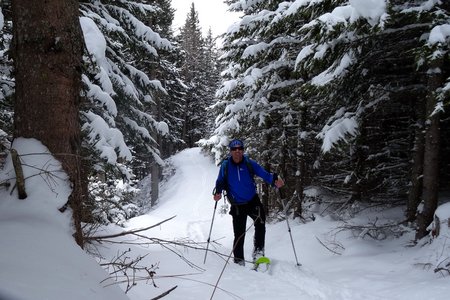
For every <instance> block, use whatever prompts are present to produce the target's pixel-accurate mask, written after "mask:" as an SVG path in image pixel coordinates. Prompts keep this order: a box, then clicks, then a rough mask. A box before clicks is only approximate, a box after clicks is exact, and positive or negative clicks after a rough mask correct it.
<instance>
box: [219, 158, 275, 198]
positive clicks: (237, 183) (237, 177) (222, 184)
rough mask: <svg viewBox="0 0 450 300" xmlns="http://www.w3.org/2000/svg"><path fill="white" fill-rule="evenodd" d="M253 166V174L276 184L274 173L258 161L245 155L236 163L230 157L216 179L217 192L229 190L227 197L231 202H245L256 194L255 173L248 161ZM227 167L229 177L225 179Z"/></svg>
mask: <svg viewBox="0 0 450 300" xmlns="http://www.w3.org/2000/svg"><path fill="white" fill-rule="evenodd" d="M246 161H247V162H248V163H250V164H251V166H252V168H253V174H254V175H256V176H258V177H261V178H262V179H263V180H264V181H265V182H267V183H268V184H271V185H273V184H274V175H273V174H272V173H269V172H267V171H266V170H265V169H264V168H263V167H261V166H260V165H259V164H258V163H257V162H256V161H254V160H252V159H249V158H247V157H246V156H244V159H243V160H242V161H241V162H240V163H239V164H236V163H235V162H234V161H233V158H231V157H229V158H228V159H226V160H224V161H223V162H222V164H221V165H220V170H219V175H218V176H217V180H216V191H215V193H217V194H220V193H222V191H223V190H226V191H227V197H228V199H229V200H230V202H231V204H237V205H239V204H245V203H247V202H249V201H250V200H252V199H253V197H254V196H255V195H256V185H255V181H254V180H253V176H252V175H253V174H252V172H251V170H249V168H248V166H247V162H246ZM225 168H228V169H227V172H226V173H227V178H226V179H225Z"/></svg>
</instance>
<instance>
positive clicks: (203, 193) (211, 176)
mask: <svg viewBox="0 0 450 300" xmlns="http://www.w3.org/2000/svg"><path fill="white" fill-rule="evenodd" d="M172 160H173V164H174V166H175V167H176V173H175V175H174V176H173V177H172V178H171V179H170V180H169V181H168V182H167V187H166V188H165V189H164V190H163V192H162V194H161V197H160V200H159V202H158V204H157V205H156V207H155V208H154V209H152V210H151V211H150V212H149V213H148V214H147V215H146V216H141V217H137V218H134V219H132V220H130V222H129V224H128V227H135V228H142V227H145V226H149V225H152V224H154V223H155V222H156V221H160V220H164V219H165V218H168V217H171V216H173V215H176V216H177V217H176V218H175V219H173V220H171V221H169V222H167V223H165V224H163V225H161V226H160V228H159V231H158V232H155V231H152V232H151V233H149V234H148V235H149V236H153V237H155V235H159V236H161V237H162V238H164V239H172V238H173V239H188V240H191V241H194V242H197V243H199V244H201V245H205V242H206V240H207V238H208V233H209V229H210V225H211V218H212V214H213V208H214V201H213V200H212V189H213V187H214V184H215V179H216V177H217V173H218V167H215V166H214V165H213V163H212V160H210V158H208V157H206V156H204V155H203V154H201V152H200V149H199V148H194V149H187V150H184V151H182V152H180V153H179V154H177V155H175V156H174V157H173V158H172ZM209 166H210V167H209ZM190 174H197V175H196V176H194V177H193V176H190ZM222 204H223V200H221V201H220V202H219V203H218V206H217V208H218V209H219V207H220V206H221V205H222ZM249 224H250V219H249V222H248V223H247V227H248V226H249ZM267 226H268V228H267V235H266V243H267V240H268V239H269V240H270V241H273V240H276V239H277V238H279V237H273V236H271V230H270V226H274V225H271V224H268V225H267ZM232 231H233V230H232V224H231V217H230V216H228V215H220V214H218V213H217V212H216V216H215V221H214V226H213V233H212V235H211V243H210V247H209V249H210V250H214V251H218V252H220V253H222V254H224V255H225V256H220V255H217V254H215V253H213V252H209V253H208V260H207V263H206V265H203V256H204V251H198V250H197V251H196V250H188V251H182V250H181V251H180V252H182V254H183V255H185V256H186V257H187V258H188V260H190V261H194V262H195V264H197V265H198V266H201V267H202V268H204V269H205V271H204V272H203V273H202V275H201V278H198V277H196V279H195V280H193V281H190V280H185V281H183V280H180V282H177V285H178V290H179V291H183V292H182V293H181V294H182V295H181V296H177V294H176V293H173V294H171V295H170V296H169V297H168V298H169V299H183V300H187V299H210V296H211V295H205V283H207V284H209V285H210V286H211V287H208V288H207V290H211V291H212V290H213V286H214V284H215V283H216V282H217V280H219V279H220V280H219V289H217V290H216V291H215V294H214V298H213V299H216V300H219V299H224V300H225V299H246V300H251V299H292V297H293V295H296V297H295V298H296V299H302V300H313V299H314V300H350V299H351V300H353V299H364V300H381V299H382V298H381V297H376V296H367V295H360V294H359V293H358V292H356V291H354V290H351V289H349V288H346V287H345V286H344V285H343V284H342V283H340V284H338V283H333V282H327V281H326V280H323V279H320V278H319V277H318V276H316V275H315V274H314V272H312V271H311V270H310V268H309V267H308V266H301V267H297V266H296V265H295V262H294V261H293V259H291V257H283V255H285V254H286V252H287V250H284V249H283V251H281V250H278V251H277V250H276V249H275V248H276V247H272V245H270V244H269V243H267V244H268V245H266V248H271V249H272V252H270V250H269V252H270V254H268V255H269V256H270V257H271V258H272V259H273V261H274V264H273V265H272V266H271V270H270V272H267V273H263V272H255V271H253V270H251V269H250V268H251V266H250V264H247V265H246V266H245V267H241V266H237V265H235V264H233V263H229V264H227V266H226V268H225V271H224V273H223V275H222V276H221V277H220V272H221V270H222V268H223V266H224V264H225V261H226V259H227V257H226V255H229V254H230V252H231V244H232V234H233V233H232ZM252 238H253V228H251V230H249V231H248V232H247V236H246V241H245V252H246V254H247V256H248V254H249V253H250V251H251V247H252V245H251V244H252ZM216 239H217V240H218V242H217V243H215V242H214V241H215V240H216ZM267 250H268V249H266V252H267ZM147 251H148V249H147ZM231 261H232V258H231V259H230V262H231ZM300 261H301V259H300ZM180 264H181V262H180ZM197 281H198V282H197ZM199 282H202V283H199ZM231 291H232V292H231ZM156 292H158V291H156ZM159 292H160V291H159ZM152 293H155V291H153V292H152ZM131 295H133V293H131ZM145 295H146V296H145V297H147V298H142V299H148V294H147V293H145ZM132 299H141V298H139V297H137V296H136V298H132Z"/></svg>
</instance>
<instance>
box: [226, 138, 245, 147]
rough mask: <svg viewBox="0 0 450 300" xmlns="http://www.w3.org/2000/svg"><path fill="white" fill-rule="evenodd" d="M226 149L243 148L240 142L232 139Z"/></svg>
mask: <svg viewBox="0 0 450 300" xmlns="http://www.w3.org/2000/svg"><path fill="white" fill-rule="evenodd" d="M228 147H230V148H236V147H242V148H244V143H243V142H242V141H241V140H238V139H234V140H232V141H231V142H230V144H229V145H228Z"/></svg>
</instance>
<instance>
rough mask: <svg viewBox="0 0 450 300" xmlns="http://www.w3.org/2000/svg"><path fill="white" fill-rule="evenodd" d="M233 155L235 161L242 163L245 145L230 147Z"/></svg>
mask: <svg viewBox="0 0 450 300" xmlns="http://www.w3.org/2000/svg"><path fill="white" fill-rule="evenodd" d="M230 153H231V157H232V158H233V161H234V162H235V163H240V162H241V161H242V158H243V156H244V148H243V147H233V148H231V149H230Z"/></svg>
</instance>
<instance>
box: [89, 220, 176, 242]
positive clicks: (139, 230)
mask: <svg viewBox="0 0 450 300" xmlns="http://www.w3.org/2000/svg"><path fill="white" fill-rule="evenodd" d="M175 217H176V216H173V217H170V218H168V219H165V220H163V221H161V222H159V223H157V224H154V225H152V226H149V227H145V228H141V229H136V230H130V231H123V232H120V233H116V234H110V235H100V236H88V237H85V238H84V239H85V240H86V241H92V240H95V241H101V240H103V239H110V238H115V237H119V236H125V235H129V234H132V235H134V234H136V233H137V232H141V231H146V230H149V229H151V228H154V227H156V226H159V225H161V224H163V223H165V222H167V221H170V220H172V219H173V218H175Z"/></svg>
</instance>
